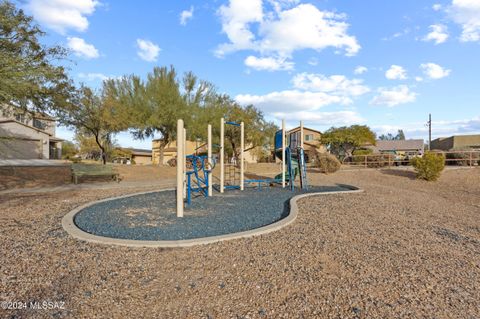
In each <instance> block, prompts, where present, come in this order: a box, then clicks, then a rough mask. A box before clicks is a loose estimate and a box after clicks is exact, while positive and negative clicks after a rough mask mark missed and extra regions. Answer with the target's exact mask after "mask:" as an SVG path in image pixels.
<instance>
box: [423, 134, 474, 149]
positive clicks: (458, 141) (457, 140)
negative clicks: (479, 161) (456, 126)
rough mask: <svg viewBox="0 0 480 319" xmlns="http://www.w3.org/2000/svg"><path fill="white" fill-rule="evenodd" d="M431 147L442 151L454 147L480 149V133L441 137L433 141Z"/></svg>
mask: <svg viewBox="0 0 480 319" xmlns="http://www.w3.org/2000/svg"><path fill="white" fill-rule="evenodd" d="M430 148H431V149H432V150H442V151H450V150H454V149H473V150H480V134H476V135H454V136H450V137H440V138H437V139H435V140H433V141H432V145H431V146H430Z"/></svg>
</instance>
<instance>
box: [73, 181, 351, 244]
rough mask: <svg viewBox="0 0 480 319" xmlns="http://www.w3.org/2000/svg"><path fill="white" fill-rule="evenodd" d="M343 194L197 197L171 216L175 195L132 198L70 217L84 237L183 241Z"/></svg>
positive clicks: (242, 227)
mask: <svg viewBox="0 0 480 319" xmlns="http://www.w3.org/2000/svg"><path fill="white" fill-rule="evenodd" d="M345 190H348V189H346V188H343V187H341V186H315V187H309V189H308V191H300V190H298V189H297V190H296V191H295V192H291V191H290V190H287V189H282V188H280V187H267V188H262V189H260V190H259V189H257V188H247V189H245V190H244V191H243V192H241V191H239V190H226V191H225V193H224V194H220V193H217V192H215V191H214V195H213V196H212V197H209V198H205V197H203V196H201V197H200V196H199V197H196V198H193V199H192V204H191V205H190V206H186V207H185V211H184V217H183V218H177V217H176V204H175V198H176V197H175V191H160V192H155V193H149V194H142V195H134V196H130V197H125V198H119V199H114V200H109V201H105V202H101V203H97V204H93V205H92V206H89V207H87V208H84V209H83V210H81V211H80V212H79V213H78V214H77V215H76V216H75V219H74V220H75V224H76V225H77V226H78V227H79V228H80V229H82V230H83V231H86V232H88V233H91V234H94V235H98V236H104V237H111V238H119V239H136V240H182V239H193V238H202V237H210V236H217V235H225V234H231V233H238V232H241V231H246V230H251V229H255V228H259V227H262V226H266V225H269V224H272V223H274V222H276V221H278V220H280V219H282V218H285V217H286V216H288V214H289V211H290V208H289V199H290V198H292V197H293V196H295V195H299V194H302V193H306V192H308V193H311V192H315V193H316V192H332V191H345Z"/></svg>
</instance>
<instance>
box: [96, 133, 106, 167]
mask: <svg viewBox="0 0 480 319" xmlns="http://www.w3.org/2000/svg"><path fill="white" fill-rule="evenodd" d="M94 135H95V142H96V143H97V145H98V147H99V148H100V157H101V158H102V163H103V165H105V164H107V154H106V153H105V148H104V147H103V146H102V143H100V140H99V138H98V134H94Z"/></svg>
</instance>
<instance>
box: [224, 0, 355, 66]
mask: <svg viewBox="0 0 480 319" xmlns="http://www.w3.org/2000/svg"><path fill="white" fill-rule="evenodd" d="M285 2H287V3H288V4H289V6H288V7H290V6H291V5H292V4H296V1H283V3H285ZM276 3H279V2H278V1H276ZM283 8H284V7H282V6H276V7H275V10H274V11H267V12H264V11H263V7H262V1H261V0H230V1H229V4H228V5H222V6H221V7H220V9H219V10H218V13H219V15H220V17H221V20H222V31H223V32H224V33H225V34H226V35H227V37H228V39H229V40H230V42H229V43H224V44H221V45H219V46H218V48H217V50H216V52H215V53H216V55H217V56H223V55H225V54H227V53H230V52H234V51H239V50H253V51H258V52H261V53H262V55H267V54H275V55H276V56H282V57H290V56H291V54H292V53H293V52H294V51H296V50H302V49H314V50H317V51H320V50H323V49H325V48H328V47H333V48H336V49H344V50H345V52H346V55H349V56H350V55H355V54H356V53H357V52H358V51H359V50H360V45H359V44H358V42H357V40H356V38H355V37H353V36H350V35H348V34H347V29H348V26H349V25H348V24H347V23H346V22H345V19H346V18H345V15H343V14H337V13H333V12H328V11H321V10H319V9H317V8H316V7H315V6H314V5H312V4H299V5H298V6H295V7H293V8H288V9H283ZM254 24H255V27H256V28H253V27H252V25H254ZM255 31H256V32H255Z"/></svg>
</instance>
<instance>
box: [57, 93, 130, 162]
mask: <svg viewBox="0 0 480 319" xmlns="http://www.w3.org/2000/svg"><path fill="white" fill-rule="evenodd" d="M104 92H105V90H103V91H102V93H101V94H98V93H95V92H94V91H92V90H91V89H90V88H88V87H83V86H82V87H81V88H80V89H79V90H78V92H77V94H76V96H75V98H74V99H72V100H71V101H70V103H69V104H68V105H66V106H64V107H62V108H58V109H56V113H55V115H56V116H57V118H58V121H59V123H60V124H62V125H65V126H67V127H72V128H74V129H75V130H76V132H77V134H80V135H85V137H87V138H89V137H93V139H94V140H95V143H96V144H97V146H98V148H99V150H100V157H101V159H102V161H103V164H105V163H106V161H107V154H108V151H109V150H110V149H111V147H112V145H113V142H112V139H113V136H114V134H115V133H118V132H120V131H123V130H125V129H127V128H128V125H129V123H128V122H126V121H125V119H124V116H122V112H121V110H118V109H117V108H116V106H117V104H116V103H110V100H109V99H108V98H106V96H105V94H103V93H104Z"/></svg>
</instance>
